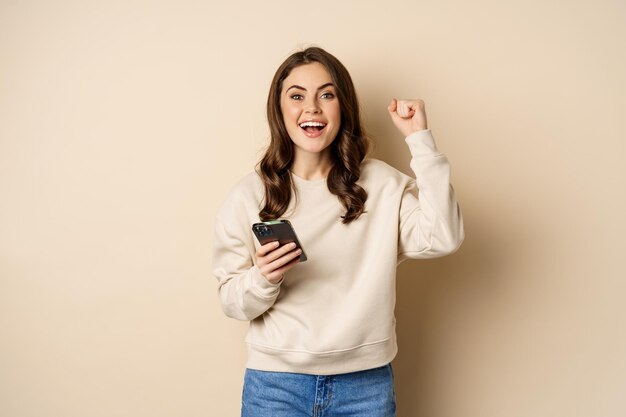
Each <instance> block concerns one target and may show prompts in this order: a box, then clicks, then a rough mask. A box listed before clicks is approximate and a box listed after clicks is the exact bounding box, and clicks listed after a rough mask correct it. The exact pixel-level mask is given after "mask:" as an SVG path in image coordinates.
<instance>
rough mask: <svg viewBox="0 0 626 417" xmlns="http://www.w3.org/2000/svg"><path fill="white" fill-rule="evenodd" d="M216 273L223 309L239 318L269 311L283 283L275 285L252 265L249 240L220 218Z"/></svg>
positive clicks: (214, 267) (214, 263) (217, 228)
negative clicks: (242, 237)
mask: <svg viewBox="0 0 626 417" xmlns="http://www.w3.org/2000/svg"><path fill="white" fill-rule="evenodd" d="M250 233H252V231H250ZM213 274H214V275H215V277H216V278H217V281H218V294H219V298H220V302H221V305H222V310H224V313H225V314H226V315H227V316H228V317H232V318H234V319H238V320H252V319H254V318H256V317H258V316H260V315H261V314H263V313H264V312H265V311H267V310H268V309H269V308H270V307H271V306H272V305H273V304H274V302H275V301H276V298H277V297H278V293H279V292H280V284H281V282H282V281H281V282H279V283H277V284H272V283H270V282H269V281H268V280H267V279H265V277H264V276H263V275H262V274H261V271H260V270H259V268H258V267H257V266H256V265H254V264H253V261H252V255H251V254H250V249H248V246H247V245H246V243H245V242H244V241H243V240H242V239H241V237H239V236H238V235H237V233H233V232H232V231H229V230H228V228H227V227H226V226H225V224H224V223H223V222H222V221H221V220H220V219H219V218H218V219H217V220H216V222H215V234H214V239H213Z"/></svg>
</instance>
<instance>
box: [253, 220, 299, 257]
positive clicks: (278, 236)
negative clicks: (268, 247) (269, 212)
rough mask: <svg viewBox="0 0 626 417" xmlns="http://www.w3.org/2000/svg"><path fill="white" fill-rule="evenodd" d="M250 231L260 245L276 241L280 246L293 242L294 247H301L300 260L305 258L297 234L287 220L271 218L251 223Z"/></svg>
mask: <svg viewBox="0 0 626 417" xmlns="http://www.w3.org/2000/svg"><path fill="white" fill-rule="evenodd" d="M252 231H253V232H254V235H255V236H256V238H257V239H258V240H259V243H260V244H261V245H265V244H266V243H270V242H275V241H278V242H279V243H280V245H281V246H282V245H285V244H287V243H291V242H295V244H296V249H302V253H301V254H300V262H304V261H306V260H307V257H306V254H305V253H304V248H303V247H302V245H301V244H300V241H299V240H298V236H296V232H295V230H293V227H292V226H291V223H289V220H273V221H270V222H262V223H254V224H253V225H252Z"/></svg>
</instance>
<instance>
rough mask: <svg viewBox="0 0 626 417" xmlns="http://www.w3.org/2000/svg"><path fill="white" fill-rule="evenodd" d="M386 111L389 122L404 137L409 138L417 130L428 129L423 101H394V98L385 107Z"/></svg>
mask: <svg viewBox="0 0 626 417" xmlns="http://www.w3.org/2000/svg"><path fill="white" fill-rule="evenodd" d="M387 110H389V115H390V116H391V120H393V123H394V124H395V125H396V127H397V128H398V130H399V131H400V132H401V133H402V134H403V135H404V136H409V135H410V134H411V133H413V132H417V131H418V130H424V129H428V124H427V123H426V110H425V105H424V101H423V100H420V99H415V100H396V99H395V98H394V99H392V100H391V103H389V106H387Z"/></svg>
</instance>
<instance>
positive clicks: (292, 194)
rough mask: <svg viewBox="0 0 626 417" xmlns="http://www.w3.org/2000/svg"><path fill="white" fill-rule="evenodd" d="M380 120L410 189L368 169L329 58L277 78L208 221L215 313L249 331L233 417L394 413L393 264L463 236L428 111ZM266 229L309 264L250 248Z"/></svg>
mask: <svg viewBox="0 0 626 417" xmlns="http://www.w3.org/2000/svg"><path fill="white" fill-rule="evenodd" d="M387 110H388V112H389V115H390V117H391V120H392V121H393V123H394V124H395V126H396V127H397V128H398V130H399V131H400V133H401V134H402V135H403V136H405V138H406V139H405V141H406V143H407V145H408V150H409V152H410V153H411V157H412V158H411V163H410V165H411V169H412V170H413V172H414V173H415V178H411V177H409V176H407V175H404V174H403V173H401V172H400V171H398V170H396V169H395V168H393V167H391V166H389V165H387V164H386V163H384V162H382V161H380V160H376V159H371V158H366V154H367V151H368V142H367V139H366V137H365V134H364V131H363V129H362V127H361V120H360V114H359V105H358V102H357V97H356V93H355V90H354V86H353V84H352V80H351V78H350V75H349V73H348V71H347V70H346V68H345V67H344V66H343V65H342V64H341V63H340V62H339V61H338V60H337V58H335V57H334V56H333V55H331V54H329V53H328V52H326V51H324V50H323V49H320V48H316V47H312V48H307V49H305V50H304V51H301V52H296V53H294V54H293V55H291V56H290V57H288V58H287V59H286V60H285V62H283V64H282V65H281V66H280V67H279V68H278V70H277V72H276V74H275V76H274V79H273V81H272V85H271V87H270V92H269V97H268V101H267V116H268V122H269V126H270V133H271V137H270V144H269V147H268V148H267V151H266V153H265V155H264V156H263V159H262V160H261V161H260V163H259V165H258V169H257V170H256V171H254V172H251V173H249V174H248V175H247V176H245V177H244V178H243V179H242V180H241V181H240V182H239V183H237V185H236V186H235V187H234V189H233V190H232V191H231V192H230V194H229V195H228V196H227V198H226V200H225V201H224V203H223V204H222V206H221V207H220V209H219V211H218V214H217V219H216V224H215V238H214V253H213V255H214V256H213V266H214V274H215V276H216V278H217V280H218V284H219V290H218V293H219V297H220V301H221V304H222V308H223V310H224V313H225V314H226V315H227V316H229V317H233V318H235V319H239V320H249V321H250V327H249V330H248V334H247V337H246V342H247V345H248V363H247V367H246V374H245V378H244V388H243V398H242V416H254V417H264V416H272V417H280V416H285V417H298V416H311V415H313V416H327V417H330V416H359V417H379V416H380V417H382V416H394V415H395V391H394V385H393V373H392V369H391V364H390V362H391V360H392V359H393V358H394V357H395V355H396V352H397V345H396V335H395V317H394V306H395V278H396V266H397V265H398V264H399V263H400V262H402V261H403V260H405V259H408V258H414V259H419V258H433V257H438V256H443V255H446V254H449V253H452V252H454V251H455V250H456V249H457V248H458V247H459V245H460V244H461V242H462V240H463V236H464V233H463V221H462V218H461V213H460V211H459V207H458V204H457V201H456V197H455V195H454V191H453V189H452V187H451V185H450V165H449V164H448V161H447V159H446V157H445V156H444V155H443V154H442V153H441V152H439V151H438V150H437V148H436V146H435V142H434V140H433V137H432V135H431V132H430V130H429V129H428V127H427V123H426V114H425V111H424V102H423V101H422V100H396V99H393V100H392V101H391V103H390V104H389V106H388V107H387ZM418 190H419V193H418ZM276 219H288V220H289V221H290V223H291V224H292V225H293V227H294V229H295V231H296V233H297V235H298V238H299V240H300V242H301V244H302V246H303V248H304V250H305V252H306V255H307V257H308V260H307V261H306V262H301V261H300V250H299V249H296V248H294V246H293V245H292V244H286V245H282V246H279V245H278V244H277V243H269V244H265V245H262V246H261V245H260V244H259V243H258V241H257V240H256V238H255V237H254V235H253V233H252V230H251V228H252V225H253V224H254V223H257V222H259V221H268V220H276Z"/></svg>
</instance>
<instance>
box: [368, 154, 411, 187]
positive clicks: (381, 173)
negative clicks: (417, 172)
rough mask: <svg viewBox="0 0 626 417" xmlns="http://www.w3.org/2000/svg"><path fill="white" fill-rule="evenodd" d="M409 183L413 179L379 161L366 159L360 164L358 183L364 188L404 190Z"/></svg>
mask: <svg viewBox="0 0 626 417" xmlns="http://www.w3.org/2000/svg"><path fill="white" fill-rule="evenodd" d="M411 181H414V179H413V178H411V177H409V176H408V175H406V174H405V173H403V172H401V171H399V170H397V169H396V168H394V167H392V166H391V165H389V164H388V163H386V162H384V161H381V160H380V159H375V158H366V159H365V160H364V161H363V162H362V163H361V177H360V179H359V182H361V183H362V184H363V185H365V186H366V187H375V188H377V187H385V188H386V187H399V188H402V189H404V187H405V186H406V185H407V184H408V183H410V182H411Z"/></svg>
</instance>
